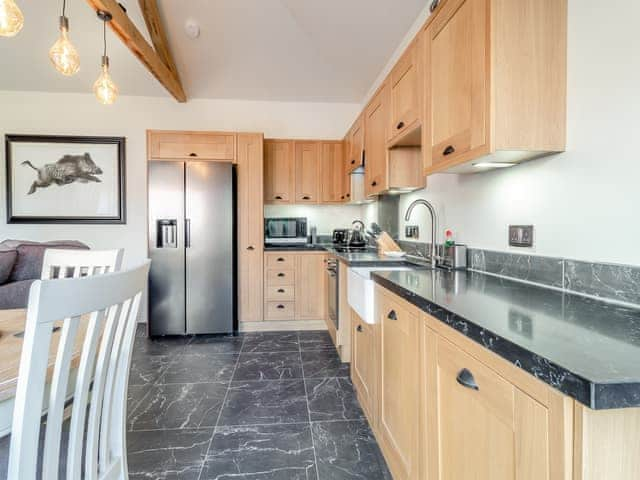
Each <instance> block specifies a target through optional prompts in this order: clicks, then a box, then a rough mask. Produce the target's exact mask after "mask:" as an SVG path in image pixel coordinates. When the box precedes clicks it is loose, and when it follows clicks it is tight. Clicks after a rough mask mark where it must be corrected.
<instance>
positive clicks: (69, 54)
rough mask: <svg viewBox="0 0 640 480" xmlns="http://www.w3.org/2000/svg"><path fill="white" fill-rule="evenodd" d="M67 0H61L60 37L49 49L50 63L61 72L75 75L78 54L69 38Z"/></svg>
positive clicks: (78, 65)
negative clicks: (66, 14) (66, 13)
mask: <svg viewBox="0 0 640 480" xmlns="http://www.w3.org/2000/svg"><path fill="white" fill-rule="evenodd" d="M66 7H67V1H66V0H62V16H61V17H60V37H59V38H58V40H57V41H56V43H54V44H53V47H51V50H49V58H50V59H51V63H53V66H54V67H56V70H58V71H59V72H60V73H61V74H63V75H66V76H71V75H75V74H76V73H77V72H78V70H80V56H79V55H78V51H77V50H76V48H75V47H74V46H73V44H72V43H71V41H70V40H69V19H68V18H67V17H66V16H65V12H66Z"/></svg>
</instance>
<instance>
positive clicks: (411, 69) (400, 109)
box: [388, 39, 422, 142]
mask: <svg viewBox="0 0 640 480" xmlns="http://www.w3.org/2000/svg"><path fill="white" fill-rule="evenodd" d="M420 43H421V42H419V41H418V39H416V40H414V41H413V43H412V44H411V45H410V46H409V48H407V50H406V52H405V53H404V54H403V55H402V57H401V58H400V60H398V63H397V64H396V66H395V67H394V68H393V70H392V71H391V74H390V76H389V80H390V84H391V117H390V120H391V124H390V126H389V139H388V140H389V141H390V142H393V141H394V140H395V139H397V138H399V137H402V136H403V135H404V134H405V133H407V132H410V131H412V130H414V129H415V128H417V127H418V126H419V125H420V119H421V116H422V112H421V109H422V69H421V68H420V49H421V44H420Z"/></svg>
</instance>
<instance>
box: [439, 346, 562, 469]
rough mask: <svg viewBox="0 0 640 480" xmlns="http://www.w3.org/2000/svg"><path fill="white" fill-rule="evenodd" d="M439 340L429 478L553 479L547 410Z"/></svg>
mask: <svg viewBox="0 0 640 480" xmlns="http://www.w3.org/2000/svg"><path fill="white" fill-rule="evenodd" d="M436 345H437V354H436V359H435V362H436V366H435V369H434V370H433V371H432V373H431V375H430V376H429V378H428V381H429V382H432V384H433V385H434V388H433V389H431V390H429V391H430V392H432V395H434V396H435V398H432V401H431V408H432V409H434V412H435V416H434V417H433V420H432V421H431V425H430V432H432V434H430V435H429V438H428V445H429V446H430V449H429V459H428V463H429V465H430V468H431V470H430V472H429V473H430V475H429V478H434V479H437V480H513V479H514V478H515V479H518V480H521V479H526V480H534V479H535V480H537V479H540V480H546V479H550V478H551V476H550V473H549V472H550V469H549V451H550V450H549V437H550V431H549V428H548V425H549V423H550V422H549V418H548V417H549V412H548V409H547V408H545V407H544V406H543V405H541V404H539V403H538V402H536V401H535V400H533V399H532V398H531V397H529V396H528V395H526V394H524V393H523V392H522V391H520V390H519V389H517V388H516V387H514V386H513V385H512V384H511V383H509V382H508V381H507V380H505V379H504V378H502V377H501V376H499V375H498V374H497V373H495V372H494V371H493V370H491V369H490V368H488V367H487V366H485V365H484V364H483V363H481V362H479V361H478V360H476V359H475V358H473V357H472V356H470V355H468V354H467V353H466V352H464V351H463V350H461V349H460V348H458V347H456V346H455V345H453V344H451V343H449V342H448V341H447V340H444V339H442V338H437V340H436ZM557 478H560V477H559V476H558V477H557ZM562 478H564V476H562Z"/></svg>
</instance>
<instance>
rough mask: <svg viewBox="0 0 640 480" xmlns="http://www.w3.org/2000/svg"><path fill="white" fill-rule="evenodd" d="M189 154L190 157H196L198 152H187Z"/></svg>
mask: <svg viewBox="0 0 640 480" xmlns="http://www.w3.org/2000/svg"><path fill="white" fill-rule="evenodd" d="M189 156H190V157H197V156H198V154H197V153H195V152H191V153H190V154H189Z"/></svg>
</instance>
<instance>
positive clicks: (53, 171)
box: [5, 135, 126, 224]
mask: <svg viewBox="0 0 640 480" xmlns="http://www.w3.org/2000/svg"><path fill="white" fill-rule="evenodd" d="M5 148H6V160H7V222H8V223H85V224H123V223H126V212H125V139H124V137H67V136H64V137H63V136H41V135H38V136H33V135H6V136H5Z"/></svg>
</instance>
